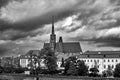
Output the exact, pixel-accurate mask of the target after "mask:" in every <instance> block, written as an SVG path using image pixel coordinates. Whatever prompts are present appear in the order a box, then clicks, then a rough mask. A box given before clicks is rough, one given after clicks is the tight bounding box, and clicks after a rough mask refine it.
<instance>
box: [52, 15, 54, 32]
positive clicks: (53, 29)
mask: <svg viewBox="0 0 120 80" xmlns="http://www.w3.org/2000/svg"><path fill="white" fill-rule="evenodd" d="M54 33H55V31H54V16H53V17H52V34H54Z"/></svg>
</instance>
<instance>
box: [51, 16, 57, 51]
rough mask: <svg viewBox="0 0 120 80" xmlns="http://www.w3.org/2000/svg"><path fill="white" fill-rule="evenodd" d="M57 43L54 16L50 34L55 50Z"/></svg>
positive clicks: (52, 46) (52, 47)
mask: <svg viewBox="0 0 120 80" xmlns="http://www.w3.org/2000/svg"><path fill="white" fill-rule="evenodd" d="M55 44H56V35H55V31H54V18H53V19H52V31H51V35H50V48H51V49H52V50H53V51H54V50H55Z"/></svg>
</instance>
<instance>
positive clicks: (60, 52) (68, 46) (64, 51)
mask: <svg viewBox="0 0 120 80" xmlns="http://www.w3.org/2000/svg"><path fill="white" fill-rule="evenodd" d="M43 48H51V49H52V50H53V51H54V52H55V54H56V55H57V57H58V58H59V59H61V58H64V59H65V58H68V57H69V56H74V55H80V53H82V49H81V46H80V43H79V42H64V41H63V39H62V37H59V41H58V42H56V34H55V31H54V19H53V20H52V32H51V34H50V42H49V43H44V46H43Z"/></svg>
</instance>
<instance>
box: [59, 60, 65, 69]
mask: <svg viewBox="0 0 120 80" xmlns="http://www.w3.org/2000/svg"><path fill="white" fill-rule="evenodd" d="M61 62H62V63H61V65H60V67H64V66H65V63H64V58H62V60H61Z"/></svg>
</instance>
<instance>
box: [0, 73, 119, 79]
mask: <svg viewBox="0 0 120 80" xmlns="http://www.w3.org/2000/svg"><path fill="white" fill-rule="evenodd" d="M38 77H39V80H120V78H104V77H80V76H47V75H46V76H45V75H44V76H41V75H39V76H38ZM0 80H36V76H34V75H25V74H1V75H0Z"/></svg>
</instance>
